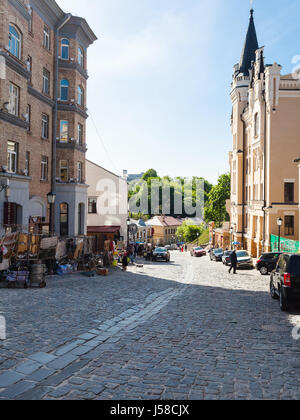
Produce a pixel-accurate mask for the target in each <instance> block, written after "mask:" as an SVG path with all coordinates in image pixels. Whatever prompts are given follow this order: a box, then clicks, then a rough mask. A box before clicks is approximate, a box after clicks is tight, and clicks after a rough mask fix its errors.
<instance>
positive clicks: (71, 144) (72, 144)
mask: <svg viewBox="0 0 300 420" xmlns="http://www.w3.org/2000/svg"><path fill="white" fill-rule="evenodd" d="M56 148H57V149H70V150H79V151H80V152H83V153H86V152H87V150H88V149H87V146H86V144H79V143H78V142H77V141H76V140H73V139H69V141H68V142H64V141H60V140H59V139H57V140H56Z"/></svg>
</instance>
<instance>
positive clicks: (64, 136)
mask: <svg viewBox="0 0 300 420" xmlns="http://www.w3.org/2000/svg"><path fill="white" fill-rule="evenodd" d="M68 140H69V123H68V121H61V122H60V142H61V143H68Z"/></svg>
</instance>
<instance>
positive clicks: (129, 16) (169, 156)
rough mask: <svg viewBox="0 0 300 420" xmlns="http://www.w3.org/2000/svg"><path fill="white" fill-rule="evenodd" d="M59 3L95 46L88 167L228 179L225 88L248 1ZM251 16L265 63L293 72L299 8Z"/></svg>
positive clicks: (279, 7) (291, 0) (257, 4)
mask: <svg viewBox="0 0 300 420" xmlns="http://www.w3.org/2000/svg"><path fill="white" fill-rule="evenodd" d="M58 3H59V5H60V6H61V7H62V8H63V9H64V10H65V11H70V12H72V13H73V14H75V15H81V16H83V17H85V18H86V19H87V21H88V22H89V24H90V26H91V27H92V29H93V30H94V31H95V33H96V34H97V36H98V38H99V40H98V41H97V42H96V43H95V44H94V45H93V46H92V47H91V48H90V49H89V57H88V58H89V64H88V67H89V74H90V79H89V82H88V108H89V113H90V115H91V117H92V118H90V119H89V120H88V123H87V141H88V148H89V151H88V153H87V157H88V159H91V160H93V161H94V162H96V163H98V164H100V165H102V166H104V167H106V168H107V169H109V170H112V171H114V172H118V173H122V170H123V169H128V171H129V173H139V172H141V171H145V170H147V169H148V168H151V167H154V168H155V169H157V171H158V172H159V174H160V175H170V176H177V175H181V176H187V177H190V176H203V177H205V178H207V179H208V180H210V181H211V182H216V180H217V177H218V174H221V173H223V172H227V171H228V169H229V168H228V151H230V149H231V133H230V124H229V123H230V114H231V103H230V98H229V92H230V83H231V75H232V68H233V65H234V64H235V63H237V62H238V61H239V59H240V54H241V51H242V47H243V43H244V39H245V35H246V30H247V26H248V19H249V9H250V2H249V0H227V1H225V0H209V1H203V0H85V1H82V0H58ZM253 6H254V9H255V23H256V29H257V35H258V41H259V44H260V46H263V45H264V46H265V47H266V49H265V56H266V62H267V63H273V62H275V61H276V62H278V63H280V64H281V65H283V66H284V68H283V73H289V72H291V70H292V68H293V65H292V58H293V57H294V56H295V55H299V54H300V31H299V26H300V24H299V15H300V1H299V0H288V1H285V2H282V1H281V0H280V1H279V0H272V1H271V0H254V4H253ZM97 132H98V134H99V135H98V134H97ZM103 145H104V146H103Z"/></svg>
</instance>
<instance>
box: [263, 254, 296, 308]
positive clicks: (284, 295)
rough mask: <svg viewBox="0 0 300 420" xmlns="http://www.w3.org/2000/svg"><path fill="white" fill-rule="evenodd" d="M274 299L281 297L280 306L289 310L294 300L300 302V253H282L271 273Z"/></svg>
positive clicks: (271, 291)
mask: <svg viewBox="0 0 300 420" xmlns="http://www.w3.org/2000/svg"><path fill="white" fill-rule="evenodd" d="M270 293H271V297H272V299H280V308H281V310H282V311H287V310H288V308H289V303H290V302H291V301H292V300H297V301H299V302H300V255H299V254H282V255H281V256H280V257H279V261H278V264H277V266H276V269H275V270H274V271H273V272H272V274H271V283H270Z"/></svg>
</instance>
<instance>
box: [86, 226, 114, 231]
mask: <svg viewBox="0 0 300 420" xmlns="http://www.w3.org/2000/svg"><path fill="white" fill-rule="evenodd" d="M120 229H121V226H88V228H87V231H88V233H117V232H119V231H120Z"/></svg>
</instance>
